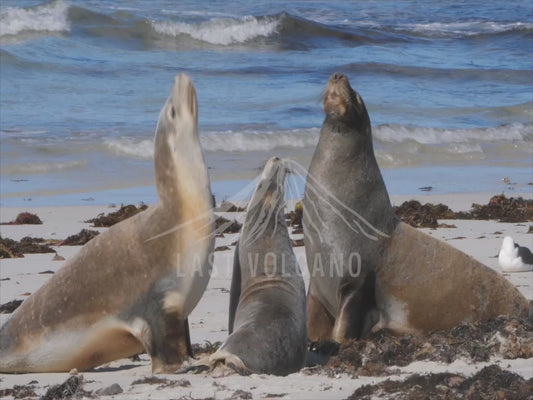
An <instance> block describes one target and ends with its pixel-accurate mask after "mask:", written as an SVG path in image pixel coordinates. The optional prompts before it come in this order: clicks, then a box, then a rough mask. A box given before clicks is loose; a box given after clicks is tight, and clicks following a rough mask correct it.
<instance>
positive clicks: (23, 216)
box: [1, 211, 43, 225]
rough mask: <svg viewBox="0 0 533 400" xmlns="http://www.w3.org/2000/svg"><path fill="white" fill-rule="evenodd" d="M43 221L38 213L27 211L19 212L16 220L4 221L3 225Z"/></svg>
mask: <svg viewBox="0 0 533 400" xmlns="http://www.w3.org/2000/svg"><path fill="white" fill-rule="evenodd" d="M42 223H43V221H41V218H39V217H38V216H37V215H35V214H32V213H29V212H27V211H25V212H21V213H19V214H18V215H17V218H15V220H14V221H11V222H4V223H2V224H1V225H42Z"/></svg>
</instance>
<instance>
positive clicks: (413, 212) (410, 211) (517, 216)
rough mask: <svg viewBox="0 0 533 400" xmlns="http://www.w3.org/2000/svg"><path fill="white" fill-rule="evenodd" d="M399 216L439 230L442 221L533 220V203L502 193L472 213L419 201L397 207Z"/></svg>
mask: <svg viewBox="0 0 533 400" xmlns="http://www.w3.org/2000/svg"><path fill="white" fill-rule="evenodd" d="M394 211H395V212H396V215H397V216H398V217H399V218H400V219H401V220H402V221H404V222H406V223H408V224H409V225H411V226H414V227H416V228H437V227H439V226H441V225H439V223H438V221H437V220H438V219H475V220H498V221H499V222H514V223H516V222H527V221H533V200H524V199H523V198H522V197H517V198H514V197H511V198H507V197H505V195H503V194H500V195H497V196H493V197H492V198H491V199H490V200H489V203H488V204H486V205H480V204H475V203H474V204H472V208H471V210H470V211H459V212H454V211H452V210H451V209H450V208H448V206H446V205H444V204H437V205H433V204H431V203H426V204H424V205H422V204H421V203H420V202H418V201H416V200H410V201H406V202H404V203H402V204H401V205H400V206H399V207H394Z"/></svg>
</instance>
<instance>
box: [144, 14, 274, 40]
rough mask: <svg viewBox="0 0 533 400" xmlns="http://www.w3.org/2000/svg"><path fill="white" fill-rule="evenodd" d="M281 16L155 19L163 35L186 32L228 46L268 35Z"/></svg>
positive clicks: (156, 29)
mask: <svg viewBox="0 0 533 400" xmlns="http://www.w3.org/2000/svg"><path fill="white" fill-rule="evenodd" d="M279 22H280V20H279V18H276V17H265V18H262V19H258V18H255V17H253V16H245V17H242V18H238V19H236V18H214V19H211V20H209V21H206V22H202V23H199V24H189V23H185V22H178V21H153V22H152V26H153V28H154V29H155V31H156V32H157V33H159V34H162V35H168V36H179V35H182V34H186V35H189V36H191V37H192V38H194V39H197V40H201V41H203V42H207V43H211V44H216V45H223V46H228V45H231V44H237V43H244V42H246V41H248V40H251V39H254V38H257V37H267V36H270V35H271V34H273V33H275V32H276V31H277V28H278V25H279Z"/></svg>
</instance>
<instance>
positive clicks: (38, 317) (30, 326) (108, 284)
mask: <svg viewBox="0 0 533 400" xmlns="http://www.w3.org/2000/svg"><path fill="white" fill-rule="evenodd" d="M154 146H155V153H154V158H155V176H156V185H157V190H158V192H159V202H158V203H157V204H156V205H154V206H152V207H149V208H148V209H147V210H145V211H143V212H141V213H139V214H137V215H135V216H134V217H131V218H129V219H127V220H125V221H123V222H121V223H119V224H116V225H114V226H113V227H111V228H110V229H109V230H108V231H106V232H104V233H102V234H100V235H98V236H97V237H96V238H94V239H93V240H91V241H90V242H88V243H87V244H86V245H85V246H84V247H83V248H82V249H81V250H80V252H79V253H78V254H77V255H76V256H74V257H73V258H72V259H70V260H69V261H67V263H66V264H65V265H64V266H62V268H60V269H59V271H58V272H57V273H56V274H55V275H54V276H53V277H52V278H51V279H50V280H49V281H48V282H47V283H46V284H45V285H43V286H42V287H41V288H40V289H39V290H38V291H37V292H35V293H34V294H33V295H32V296H30V297H29V298H28V299H27V300H26V301H25V302H24V303H23V304H22V305H21V306H20V307H19V309H17V311H16V312H15V313H14V315H13V316H12V317H11V319H9V320H8V321H7V322H6V324H5V325H4V326H3V327H2V328H1V330H0V372H60V371H69V370H71V369H72V368H76V369H78V370H80V371H82V370H88V369H91V368H94V367H97V366H98V365H101V364H103V363H106V362H109V361H112V360H115V359H119V358H124V357H128V356H132V355H134V354H137V353H139V352H142V351H143V350H144V351H146V352H147V353H148V354H149V355H150V357H151V359H152V371H153V372H154V373H158V372H171V371H175V370H176V368H177V367H179V366H180V365H181V363H182V361H184V360H185V359H186V358H187V356H188V355H191V347H190V339H189V335H188V333H189V332H188V324H187V316H188V315H189V314H190V313H191V311H192V310H193V308H194V307H195V306H196V304H197V303H198V301H199V300H200V297H201V296H202V294H203V292H204V291H205V289H206V286H207V283H208V281H209V277H210V270H211V267H212V256H211V254H212V253H213V247H214V235H213V229H214V226H213V225H214V217H213V212H212V207H211V190H210V184H209V178H208V174H207V168H206V165H205V163H204V159H203V155H202V151H201V149H200V142H199V138H198V105H197V98H196V90H195V88H194V86H193V84H192V82H191V80H190V79H189V77H187V76H186V75H182V74H180V75H178V76H177V77H176V79H175V81H174V86H173V88H172V91H171V93H170V97H169V98H168V100H167V102H166V104H165V106H164V107H163V109H162V111H161V114H160V116H159V121H158V124H157V129H156V133H155V142H154Z"/></svg>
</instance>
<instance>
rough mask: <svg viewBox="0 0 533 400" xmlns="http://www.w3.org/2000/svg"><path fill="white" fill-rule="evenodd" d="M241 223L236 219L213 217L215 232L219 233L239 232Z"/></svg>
mask: <svg viewBox="0 0 533 400" xmlns="http://www.w3.org/2000/svg"><path fill="white" fill-rule="evenodd" d="M241 227H242V224H241V223H239V222H237V220H235V219H234V220H233V221H230V220H229V219H227V218H224V217H216V219H215V232H216V234H217V235H218V234H221V233H239V232H240V231H241Z"/></svg>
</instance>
